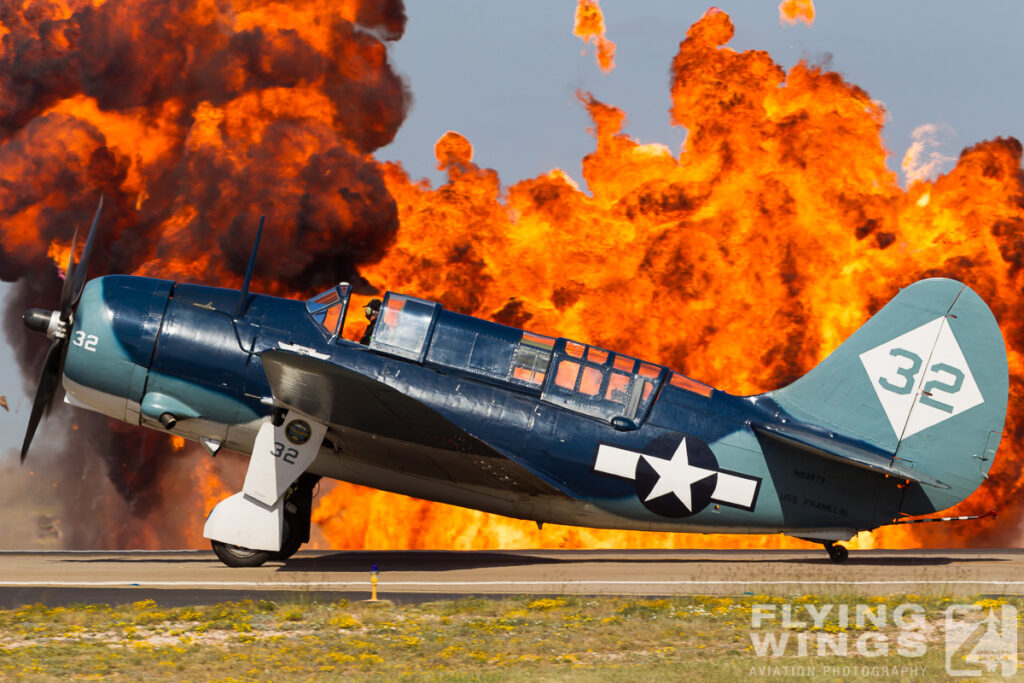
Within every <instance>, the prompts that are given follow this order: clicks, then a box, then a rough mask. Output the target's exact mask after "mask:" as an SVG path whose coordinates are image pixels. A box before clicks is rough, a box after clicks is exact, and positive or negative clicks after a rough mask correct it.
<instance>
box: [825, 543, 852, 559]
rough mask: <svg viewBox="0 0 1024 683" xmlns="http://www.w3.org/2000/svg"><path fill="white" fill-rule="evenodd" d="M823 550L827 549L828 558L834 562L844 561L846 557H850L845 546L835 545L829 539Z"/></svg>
mask: <svg viewBox="0 0 1024 683" xmlns="http://www.w3.org/2000/svg"><path fill="white" fill-rule="evenodd" d="M825 550H827V551H828V557H829V559H830V560H832V561H833V562H835V563H836V564H839V563H841V562H846V559H847V558H848V557H850V551H849V550H847V549H846V546H842V545H836V544H835V543H832V542H831V541H830V542H828V543H826V544H825Z"/></svg>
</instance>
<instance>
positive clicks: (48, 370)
mask: <svg viewBox="0 0 1024 683" xmlns="http://www.w3.org/2000/svg"><path fill="white" fill-rule="evenodd" d="M65 343H66V340H64V339H54V340H53V343H52V344H50V350H49V351H47V352H46V360H45V361H43V369H42V371H41V372H40V373H39V386H38V387H37V388H36V397H35V400H34V401H32V414H31V415H30V416H29V418H28V429H26V430H25V441H24V443H22V445H21V462H22V463H24V462H25V455H26V454H28V447H29V445H30V444H31V443H32V437H33V436H35V433H36V427H38V426H39V420H40V419H42V417H43V413H44V412H46V411H48V410H49V407H50V403H51V402H52V401H53V395H54V394H56V393H57V385H59V384H60V375H61V366H62V365H63V361H64V345H65Z"/></svg>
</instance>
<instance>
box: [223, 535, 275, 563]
mask: <svg viewBox="0 0 1024 683" xmlns="http://www.w3.org/2000/svg"><path fill="white" fill-rule="evenodd" d="M210 545H211V546H213V552H215V553H217V557H219V558H220V561H221V562H223V563H224V564H226V565H227V566H229V567H259V566H260V565H261V564H263V563H264V562H266V561H267V560H269V559H271V556H272V555H274V554H275V553H272V552H270V551H269V550H251V549H249V548H243V547H242V546H240V545H228V544H227V543H221V542H220V541H213V540H211V541H210Z"/></svg>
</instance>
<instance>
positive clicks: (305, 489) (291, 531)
mask: <svg viewBox="0 0 1024 683" xmlns="http://www.w3.org/2000/svg"><path fill="white" fill-rule="evenodd" d="M319 481H320V477H319V476H317V475H315V474H309V473H308V472H306V473H304V474H303V475H302V476H300V477H299V478H298V480H297V481H296V482H295V483H294V484H292V488H291V490H289V491H288V493H287V494H285V499H284V534H283V539H282V541H281V550H279V551H278V552H276V553H272V554H271V555H270V559H271V560H281V561H282V562H283V561H284V560H287V559H288V558H289V557H291V556H292V555H294V554H295V553H296V551H298V549H299V548H301V547H302V544H303V543H306V542H308V541H309V523H310V517H312V515H313V489H314V488H316V485H317V482H319Z"/></svg>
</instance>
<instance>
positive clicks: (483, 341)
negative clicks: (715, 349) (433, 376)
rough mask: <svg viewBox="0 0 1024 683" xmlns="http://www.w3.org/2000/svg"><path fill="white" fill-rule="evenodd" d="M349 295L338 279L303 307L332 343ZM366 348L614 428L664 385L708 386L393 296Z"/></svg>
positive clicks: (635, 416) (624, 425)
mask: <svg viewBox="0 0 1024 683" xmlns="http://www.w3.org/2000/svg"><path fill="white" fill-rule="evenodd" d="M351 290H352V288H351V286H350V285H349V284H348V283H347V282H342V283H340V284H338V285H336V286H335V287H332V288H331V289H328V290H327V291H325V292H323V293H321V294H318V295H317V296H315V297H313V298H312V299H309V300H308V301H307V302H306V308H307V310H308V311H309V314H310V315H311V316H312V317H313V319H314V320H315V321H316V322H317V323H318V324H320V325H321V326H323V328H324V330H325V331H326V333H327V334H328V335H330V341H331V343H336V342H337V341H338V340H339V339H340V338H341V334H342V328H343V326H344V322H345V313H346V311H347V309H348V305H349V296H350V294H351ZM368 348H369V350H371V351H375V352H377V353H381V354H385V355H388V356H393V357H398V358H404V359H406V360H410V361H413V362H416V363H421V364H425V365H429V366H434V367H436V368H438V369H443V370H447V371H455V372H459V373H464V374H466V375H470V376H474V377H477V378H479V379H481V380H485V381H488V382H494V383H498V384H504V385H508V386H510V387H515V388H518V389H519V390H521V391H529V392H532V393H534V395H536V396H538V397H539V398H540V400H542V401H544V402H547V403H551V404H554V405H557V406H561V407H563V408H567V409H569V410H572V411H574V412H577V413H582V414H584V415H588V416H590V417H595V418H598V419H600V420H604V421H608V422H610V423H611V424H612V426H614V427H616V428H617V429H636V428H637V426H638V425H639V423H642V422H643V421H644V419H645V418H646V416H647V413H648V412H649V410H650V408H651V405H652V403H653V402H654V398H655V396H657V395H658V392H659V391H660V390H661V387H662V385H663V384H664V383H665V382H666V381H669V382H671V384H672V385H673V386H676V387H679V388H682V389H686V390H687V391H691V392H694V393H698V394H702V395H704V396H709V395H710V394H711V387H708V386H707V385H704V384H701V383H700V382H696V381H694V380H691V379H689V378H688V377H685V376H683V375H678V374H676V373H672V372H669V370H668V369H667V368H665V367H663V366H660V365H655V364H653V363H648V362H645V361H642V360H639V359H636V358H631V357H629V356H624V355H622V354H619V353H614V352H612V351H607V350H605V349H600V348H597V347H594V346H589V345H586V344H581V343H579V342H575V341H572V340H569V339H564V338H559V339H556V338H553V337H545V336H543V335H538V334H534V333H532V332H525V331H523V330H520V329H516V328H512V327H509V326H507V325H501V324H499V323H493V322H489V321H486V320H481V319H479V318H474V317H471V316H467V315H461V314H459V313H453V312H451V311H445V310H443V309H442V307H441V306H440V305H439V304H437V303H434V302H432V301H426V300H423V299H417V298H415V297H411V296H407V295H404V294H396V293H394V292H388V293H387V294H385V296H384V302H383V304H382V306H381V309H380V313H379V315H378V317H377V321H376V323H375V324H374V328H373V334H372V336H371V337H370V338H369V344H368Z"/></svg>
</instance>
